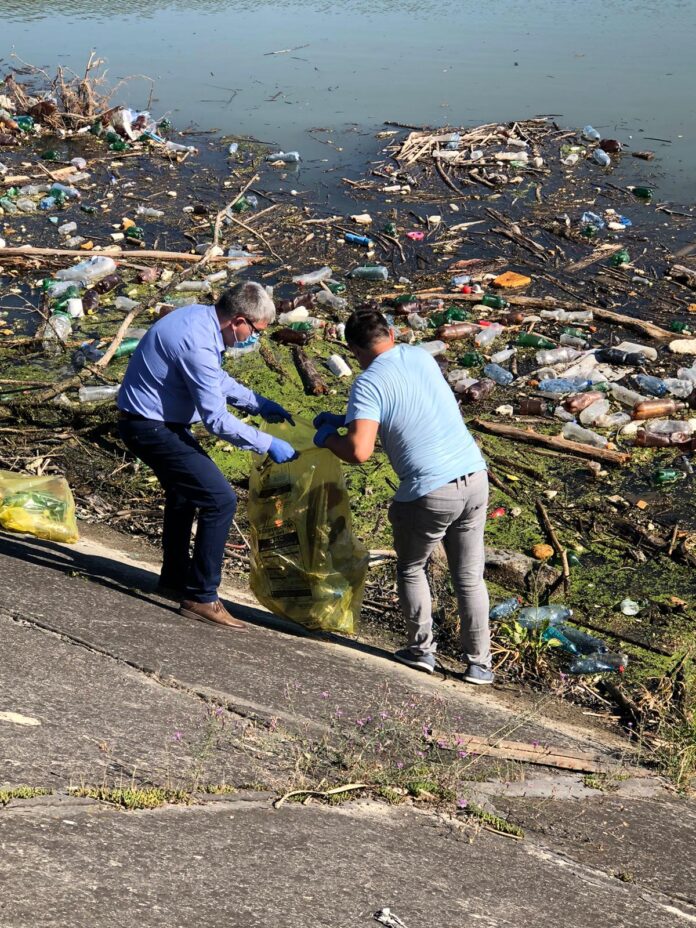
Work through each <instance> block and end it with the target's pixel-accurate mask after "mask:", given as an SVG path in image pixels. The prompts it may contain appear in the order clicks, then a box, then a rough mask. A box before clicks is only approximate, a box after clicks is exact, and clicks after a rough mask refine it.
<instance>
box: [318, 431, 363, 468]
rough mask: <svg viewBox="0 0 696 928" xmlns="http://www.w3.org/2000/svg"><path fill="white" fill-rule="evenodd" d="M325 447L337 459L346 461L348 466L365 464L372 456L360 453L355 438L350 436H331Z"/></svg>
mask: <svg viewBox="0 0 696 928" xmlns="http://www.w3.org/2000/svg"><path fill="white" fill-rule="evenodd" d="M324 447H325V448H328V449H329V451H332V452H333V453H334V454H335V455H336V457H337V458H340V459H341V460H342V461H345V462H346V464H363V463H364V462H365V461H366V460H367V459H368V458H369V456H370V455H369V454H368V455H367V457H365V456H364V453H363V454H361V453H360V449H359V448H358V447H357V446H356V442H355V439H354V436H353V435H350V434H348V435H339V434H338V432H337V433H336V434H335V435H329V436H328V438H327V439H326V441H325V442H324Z"/></svg>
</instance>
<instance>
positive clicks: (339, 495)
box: [248, 420, 369, 634]
mask: <svg viewBox="0 0 696 928" xmlns="http://www.w3.org/2000/svg"><path fill="white" fill-rule="evenodd" d="M296 423H297V424H296V425H295V426H291V425H290V424H289V423H281V424H279V425H267V426H265V428H266V430H267V431H268V432H269V433H270V434H271V435H273V436H275V437H277V438H283V439H285V441H289V442H290V443H291V444H292V445H293V447H294V448H296V449H297V451H299V452H300V455H299V457H298V458H297V459H296V460H295V461H290V462H289V463H287V464H274V463H273V462H272V461H271V459H270V458H269V457H268V456H264V457H261V456H259V455H254V466H253V468H252V471H251V477H250V480H249V504H248V513H249V522H250V526H251V529H250V535H251V589H252V590H253V591H254V594H255V595H256V598H257V599H258V600H259V602H260V603H262V604H263V605H264V606H266V608H267V609H270V610H271V612H274V613H275V614H276V615H280V616H283V617H284V618H286V619H289V620H290V621H292V622H297V623H298V624H300V625H304V626H305V627H306V628H310V629H312V630H315V631H332V632H342V633H347V634H350V633H353V632H355V631H356V630H357V626H358V619H359V616H360V604H361V602H362V597H363V592H364V588H365V575H366V573H367V561H368V557H369V555H368V551H367V549H366V548H365V547H364V546H363V545H361V544H360V542H358V541H357V539H356V538H355V537H354V535H353V532H352V528H351V518H350V501H349V498H348V493H347V490H346V485H345V480H344V478H343V470H342V468H341V463H340V461H339V460H338V458H336V457H335V456H334V455H333V454H332V453H331V452H330V451H327V450H326V449H324V448H317V447H315V445H314V444H313V441H312V439H313V437H314V432H315V429H314V428H313V426H312V425H311V423H309V422H302V421H300V420H296Z"/></svg>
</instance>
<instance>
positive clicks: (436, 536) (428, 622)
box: [389, 471, 491, 667]
mask: <svg viewBox="0 0 696 928" xmlns="http://www.w3.org/2000/svg"><path fill="white" fill-rule="evenodd" d="M487 504H488V474H487V473H486V471H480V472H478V473H476V474H473V475H472V476H470V477H462V478H461V479H458V480H456V481H453V482H452V483H446V484H445V485H444V486H442V487H438V489H437V490H433V491H432V493H428V494H427V495H426V496H421V497H420V498H419V499H416V500H413V501H412V502H409V503H402V502H397V501H396V500H394V501H393V502H392V504H391V506H390V508H389V521H390V522H391V524H392V528H393V529H394V550H395V551H396V578H397V588H398V591H399V602H400V604H401V611H402V612H403V614H404V618H405V619H406V628H407V631H408V643H409V647H410V649H411V651H412V652H413V653H414V654H418V655H422V654H432V653H434V652H435V650H436V647H437V646H436V644H435V643H434V642H433V619H432V600H431V597H430V588H429V587H428V580H427V578H426V575H425V567H426V564H427V562H428V558H429V557H430V555H431V554H432V552H433V550H434V548H435V546H436V545H437V544H438V543H439V542H440V541H441V542H442V543H443V546H444V549H445V553H446V554H447V563H448V564H449V569H450V573H451V576H452V583H453V585H454V589H455V592H456V595H457V604H458V607H459V619H460V635H461V647H462V651H463V652H464V655H465V656H466V658H467V660H468V661H469V663H470V664H480V665H482V666H484V667H490V665H491V648H490V644H491V637H490V628H489V624H488V612H489V601H488V590H487V588H486V584H485V583H484V580H483V568H484V565H485V555H484V547H483V530H484V526H485V524H486V506H487Z"/></svg>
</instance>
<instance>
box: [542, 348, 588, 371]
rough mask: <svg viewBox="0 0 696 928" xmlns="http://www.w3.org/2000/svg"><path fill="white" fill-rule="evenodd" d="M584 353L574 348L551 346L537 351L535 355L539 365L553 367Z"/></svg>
mask: <svg viewBox="0 0 696 928" xmlns="http://www.w3.org/2000/svg"><path fill="white" fill-rule="evenodd" d="M581 354H582V352H581V351H576V350H575V349H574V348H566V347H563V348H551V349H546V350H543V351H537V353H536V355H535V357H536V362H537V364H539V365H542V366H544V367H545V366H546V365H548V366H549V367H553V366H554V364H563V363H565V362H567V361H574V360H575V359H576V358H579V357H580V355H581Z"/></svg>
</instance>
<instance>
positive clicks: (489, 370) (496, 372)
mask: <svg viewBox="0 0 696 928" xmlns="http://www.w3.org/2000/svg"><path fill="white" fill-rule="evenodd" d="M483 373H484V374H485V375H486V377H490V378H491V380H494V381H495V382H496V383H497V384H500V386H501V387H507V386H508V385H509V384H511V383H512V381H513V380H514V379H515V378H514V376H513V375H512V374H511V373H510V371H506V370H505V368H504V367H501V366H500V364H493V363H492V362H491V363H490V364H486V366H485V367H484V368H483Z"/></svg>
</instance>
